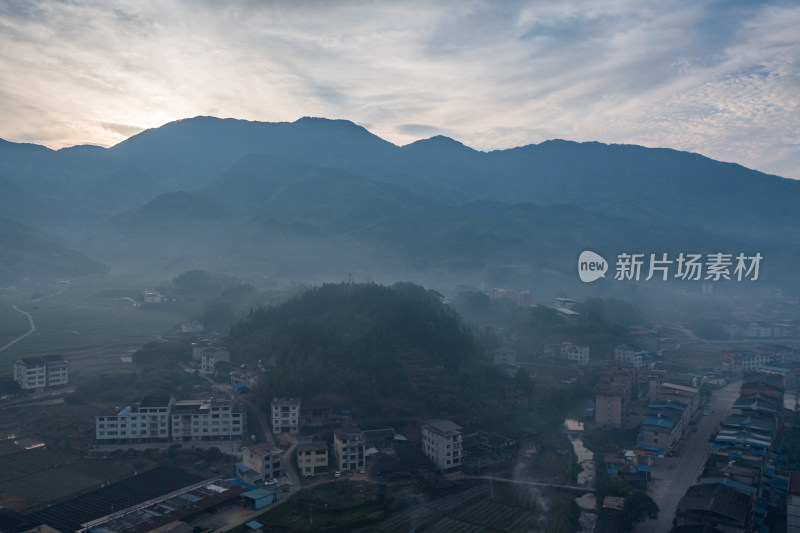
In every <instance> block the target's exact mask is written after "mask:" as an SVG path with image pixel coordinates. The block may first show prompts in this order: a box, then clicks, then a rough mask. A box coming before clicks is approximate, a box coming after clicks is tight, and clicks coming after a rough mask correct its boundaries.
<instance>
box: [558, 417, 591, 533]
mask: <svg viewBox="0 0 800 533" xmlns="http://www.w3.org/2000/svg"><path fill="white" fill-rule="evenodd" d="M564 428H565V429H566V430H567V434H568V436H569V442H570V444H572V450H573V451H574V452H575V456H576V457H577V458H578V464H579V465H580V466H581V471H580V472H578V480H577V484H578V485H583V486H592V485H594V454H593V453H592V452H591V450H589V449H588V448H587V447H586V446H584V445H583V437H582V434H583V429H584V427H583V422H581V421H579V420H574V419H570V418H568V419H566V420H564ZM575 503H577V504H578V507H580V509H581V518H580V523H581V530H582V531H591V530H592V529H594V523H595V521H596V520H597V516H596V515H595V514H594V513H595V510H596V503H595V497H594V494H591V493H587V494H584V495H583V496H581V497H580V498H575Z"/></svg>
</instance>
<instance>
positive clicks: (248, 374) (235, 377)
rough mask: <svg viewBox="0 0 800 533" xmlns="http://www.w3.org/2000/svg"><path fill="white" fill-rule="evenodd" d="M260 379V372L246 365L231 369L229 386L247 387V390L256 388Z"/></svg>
mask: <svg viewBox="0 0 800 533" xmlns="http://www.w3.org/2000/svg"><path fill="white" fill-rule="evenodd" d="M260 378H261V370H260V369H258V368H252V367H250V366H248V365H241V366H237V367H234V368H232V369H231V385H233V386H234V387H236V386H237V385H240V384H241V385H240V386H244V387H247V388H248V389H254V388H256V385H258V380H259V379H260Z"/></svg>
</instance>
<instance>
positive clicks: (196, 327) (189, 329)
mask: <svg viewBox="0 0 800 533" xmlns="http://www.w3.org/2000/svg"><path fill="white" fill-rule="evenodd" d="M203 329H205V328H204V326H203V323H202V322H198V321H197V320H192V321H191V322H186V323H184V324H181V333H203Z"/></svg>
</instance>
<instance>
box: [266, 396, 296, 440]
mask: <svg viewBox="0 0 800 533" xmlns="http://www.w3.org/2000/svg"><path fill="white" fill-rule="evenodd" d="M299 422H300V399H299V398H275V399H274V400H272V431H274V432H275V433H297V430H298V427H299Z"/></svg>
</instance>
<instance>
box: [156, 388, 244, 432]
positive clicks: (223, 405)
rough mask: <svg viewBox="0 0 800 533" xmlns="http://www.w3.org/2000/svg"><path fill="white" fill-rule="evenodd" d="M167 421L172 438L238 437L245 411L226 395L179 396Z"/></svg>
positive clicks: (242, 430) (242, 428)
mask: <svg viewBox="0 0 800 533" xmlns="http://www.w3.org/2000/svg"><path fill="white" fill-rule="evenodd" d="M171 422H172V423H171V438H172V441H173V442H197V441H207V440H242V438H243V437H244V432H245V430H246V428H247V411H246V410H245V408H244V406H242V405H241V404H238V403H236V402H234V401H233V400H230V399H228V398H210V399H207V400H183V401H180V402H175V403H174V404H173V406H172V411H171Z"/></svg>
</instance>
